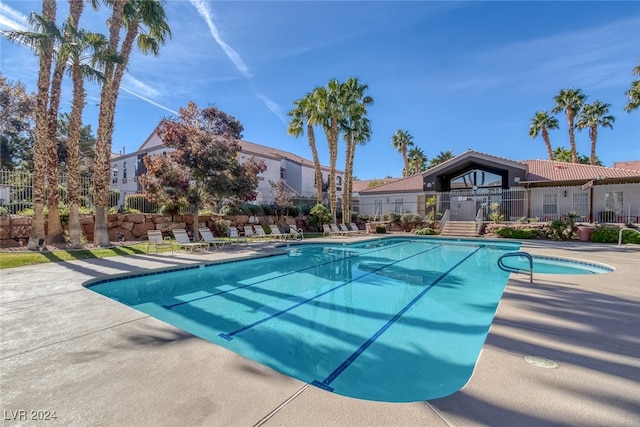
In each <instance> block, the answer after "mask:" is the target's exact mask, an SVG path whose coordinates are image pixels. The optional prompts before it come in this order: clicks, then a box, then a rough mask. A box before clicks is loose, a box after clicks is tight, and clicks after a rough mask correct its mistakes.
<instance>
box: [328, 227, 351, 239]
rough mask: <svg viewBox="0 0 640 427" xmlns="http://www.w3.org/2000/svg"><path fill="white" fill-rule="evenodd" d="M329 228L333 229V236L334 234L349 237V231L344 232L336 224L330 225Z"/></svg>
mask: <svg viewBox="0 0 640 427" xmlns="http://www.w3.org/2000/svg"><path fill="white" fill-rule="evenodd" d="M329 227H330V228H331V234H333V235H334V236H345V237H346V236H348V235H349V232H348V231H342V230H340V229H339V228H338V226H337V225H336V224H329Z"/></svg>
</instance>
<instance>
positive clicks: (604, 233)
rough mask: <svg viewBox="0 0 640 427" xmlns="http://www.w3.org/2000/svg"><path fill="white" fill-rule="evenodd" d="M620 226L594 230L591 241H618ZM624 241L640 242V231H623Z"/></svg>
mask: <svg viewBox="0 0 640 427" xmlns="http://www.w3.org/2000/svg"><path fill="white" fill-rule="evenodd" d="M619 235H620V228H619V227H602V228H597V229H595V230H593V233H591V241H592V242H595V243H618V238H619ZM622 243H625V244H626V243H633V244H640V233H638V232H636V231H632V230H625V231H623V232H622Z"/></svg>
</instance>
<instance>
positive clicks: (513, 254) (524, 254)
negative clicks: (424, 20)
mask: <svg viewBox="0 0 640 427" xmlns="http://www.w3.org/2000/svg"><path fill="white" fill-rule="evenodd" d="M509 257H525V258H527V259H528V260H529V269H525V268H518V267H511V266H509V265H505V264H504V261H503V259H504V258H509ZM498 267H500V269H501V270H503V271H508V272H510V273H519V274H528V275H529V283H533V257H532V256H531V254H529V253H527V252H507V253H506V254H504V255H502V256H501V257H500V258H498Z"/></svg>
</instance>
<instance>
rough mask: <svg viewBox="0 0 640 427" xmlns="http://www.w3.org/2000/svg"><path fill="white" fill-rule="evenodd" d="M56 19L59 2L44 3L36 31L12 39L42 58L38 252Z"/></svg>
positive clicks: (34, 20)
mask: <svg viewBox="0 0 640 427" xmlns="http://www.w3.org/2000/svg"><path fill="white" fill-rule="evenodd" d="M55 20H56V1H55V0H42V15H38V14H36V13H32V14H31V16H30V18H29V22H30V24H31V25H32V27H33V28H34V30H35V31H33V32H29V31H12V32H10V33H8V38H9V39H10V40H15V41H18V42H20V43H24V44H26V45H28V46H30V47H31V48H32V49H33V50H34V51H35V52H36V55H38V57H39V58H40V63H39V69H38V93H37V96H36V111H35V122H36V124H35V131H34V143H33V220H32V224H31V233H30V234H29V243H28V244H27V249H29V250H37V249H38V248H39V247H40V246H41V243H40V242H44V240H45V231H44V204H45V175H46V167H47V159H46V155H47V150H46V148H47V136H48V135H47V133H48V125H47V123H48V120H47V117H48V116H47V105H48V103H49V84H50V82H51V64H52V62H53V53H54V45H55V40H56V39H57V38H58V37H59V34H58V28H57V27H56V24H55Z"/></svg>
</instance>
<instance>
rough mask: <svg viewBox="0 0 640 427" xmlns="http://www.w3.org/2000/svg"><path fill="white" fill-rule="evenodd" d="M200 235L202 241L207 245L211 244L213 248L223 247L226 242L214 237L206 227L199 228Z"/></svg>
mask: <svg viewBox="0 0 640 427" xmlns="http://www.w3.org/2000/svg"><path fill="white" fill-rule="evenodd" d="M198 231H199V232H200V236H201V237H202V241H203V242H205V243H207V244H208V245H209V247H211V246H213V249H215V250H218V249H221V248H223V247H224V245H225V244H226V243H227V241H226V240H224V239H220V238H217V237H214V235H213V233H212V232H211V230H209V229H208V228H199V229H198Z"/></svg>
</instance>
